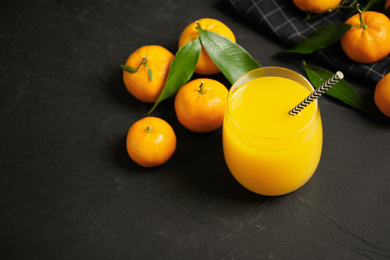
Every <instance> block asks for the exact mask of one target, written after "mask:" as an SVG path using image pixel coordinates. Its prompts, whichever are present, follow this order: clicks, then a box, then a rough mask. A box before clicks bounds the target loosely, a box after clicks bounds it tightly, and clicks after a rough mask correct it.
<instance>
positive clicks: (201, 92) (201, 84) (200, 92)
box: [199, 80, 206, 94]
mask: <svg viewBox="0 0 390 260" xmlns="http://www.w3.org/2000/svg"><path fill="white" fill-rule="evenodd" d="M203 84H204V81H203V80H202V82H201V83H200V86H199V88H200V91H199V94H204V93H206V90H204V89H203Z"/></svg>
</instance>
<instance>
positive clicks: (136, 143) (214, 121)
mask: <svg viewBox="0 0 390 260" xmlns="http://www.w3.org/2000/svg"><path fill="white" fill-rule="evenodd" d="M198 26H199V27H201V28H203V29H205V30H209V31H212V32H214V33H217V34H219V35H221V36H224V37H226V38H228V39H230V40H231V41H232V42H235V36H234V34H233V32H232V31H231V30H230V29H229V28H228V27H227V26H226V25H225V24H223V23H222V22H220V21H218V20H215V19H210V18H203V19H200V20H198V21H196V22H193V23H191V24H189V25H188V26H187V27H186V28H185V29H184V30H183V32H182V33H181V35H180V38H179V43H178V47H179V49H180V48H182V47H183V46H184V45H185V44H187V43H189V42H191V41H193V40H195V39H196V38H198V37H199V33H198V30H197V27H198ZM174 58H175V55H174V54H172V53H171V52H170V51H169V50H167V49H166V48H164V47H162V46H159V45H147V46H142V47H140V48H139V49H137V50H136V51H134V52H133V53H132V54H131V55H130V56H129V57H128V59H127V61H126V63H125V64H124V65H121V68H122V69H123V82H124V84H125V86H126V89H127V90H128V91H129V93H130V94H132V95H133V96H134V97H135V98H137V99H138V100H140V101H142V102H148V103H155V102H156V101H157V100H158V98H159V96H160V94H161V92H162V90H163V88H164V86H165V84H166V82H167V77H168V74H169V70H170V67H171V65H172V62H173V60H174ZM197 58H198V59H197V63H196V67H195V68H194V71H195V73H197V74H198V75H204V76H206V75H213V74H217V73H219V72H220V69H219V68H218V66H216V65H215V63H214V62H213V60H212V59H211V58H210V57H209V55H208V53H207V52H206V51H205V50H204V49H203V47H202V49H201V50H200V53H199V56H198V57H197ZM227 95H228V90H227V88H226V87H225V86H224V85H223V84H222V83H220V82H219V81H217V80H214V79H211V78H206V77H204V78H197V79H193V80H191V81H189V82H187V83H186V84H184V85H183V86H181V87H180V89H179V90H178V91H177V94H176V97H175V101H174V109H175V113H176V115H177V119H178V121H179V122H180V123H181V124H182V125H183V126H184V127H185V128H187V129H188V130H190V131H193V132H196V133H206V132H211V131H215V130H217V129H218V128H220V127H221V126H222V122H223V116H224V110H225V107H226V101H227ZM126 147H127V151H128V154H129V156H130V157H131V159H132V160H133V161H135V162H136V163H138V164H139V165H141V166H144V167H154V166H159V165H161V164H163V163H165V162H166V161H168V160H169V158H170V157H171V156H172V155H173V153H174V151H175V149H176V136H175V132H174V130H173V128H172V127H171V126H170V125H169V124H168V123H167V122H166V121H165V120H163V119H161V118H158V117H152V116H147V117H145V118H142V119H140V120H138V121H137V122H135V123H134V124H133V125H132V126H131V127H130V129H129V131H128V134H127V140H126Z"/></svg>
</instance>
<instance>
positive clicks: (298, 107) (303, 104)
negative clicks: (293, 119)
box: [288, 71, 344, 116]
mask: <svg viewBox="0 0 390 260" xmlns="http://www.w3.org/2000/svg"><path fill="white" fill-rule="evenodd" d="M343 78H344V75H343V73H342V72H341V71H337V72H336V73H335V74H334V75H333V76H332V77H330V78H329V79H328V80H327V81H326V82H324V83H323V84H322V85H321V86H320V87H318V88H317V89H316V90H315V91H313V92H312V93H311V94H310V95H309V96H308V97H307V98H305V99H304V100H302V102H301V103H299V104H298V105H296V106H295V107H294V108H293V109H291V110H290V112H288V113H289V114H290V115H292V116H295V115H297V114H299V112H301V111H302V109H304V108H305V107H307V106H308V105H309V104H310V103H311V102H313V101H314V100H316V99H317V98H319V97H320V96H321V95H322V94H324V93H325V92H326V91H327V90H328V89H330V88H331V87H333V86H334V85H336V84H337V82H339V81H340V80H341V79H343Z"/></svg>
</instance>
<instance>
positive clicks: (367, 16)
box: [341, 11, 390, 63]
mask: <svg viewBox="0 0 390 260" xmlns="http://www.w3.org/2000/svg"><path fill="white" fill-rule="evenodd" d="M345 23H346V24H350V25H352V27H351V29H349V30H348V31H347V32H346V33H345V34H344V35H343V36H342V37H341V47H342V48H343V50H344V52H345V53H346V54H347V56H348V57H349V58H350V59H351V60H353V61H356V62H360V63H373V62H377V61H379V60H381V59H383V58H385V57H386V56H388V55H389V53H390V20H389V18H388V17H387V16H386V15H384V14H382V13H379V12H375V11H366V12H359V13H357V14H355V15H353V16H351V17H350V18H349V19H347V20H346V21H345Z"/></svg>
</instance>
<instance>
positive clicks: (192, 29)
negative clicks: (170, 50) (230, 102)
mask: <svg viewBox="0 0 390 260" xmlns="http://www.w3.org/2000/svg"><path fill="white" fill-rule="evenodd" d="M198 24H199V25H198ZM198 26H200V28H202V29H204V30H209V31H212V32H215V33H217V34H219V35H222V36H225V37H227V38H228V39H230V40H231V41H233V42H236V37H235V36H234V34H233V32H232V31H231V30H230V28H229V27H227V26H226V25H225V24H223V23H222V22H220V21H218V20H216V19H211V18H202V19H200V20H198V21H196V22H193V23H190V24H189V25H188V26H187V27H186V28H185V29H184V30H183V32H182V33H181V34H180V38H179V49H180V48H181V47H182V46H183V45H185V44H186V43H187V42H190V41H192V40H195V39H196V38H198V37H199V32H198V29H196V28H197V27H198ZM219 72H220V69H219V68H218V67H217V65H215V63H214V61H213V60H212V59H211V58H210V56H209V55H208V54H207V52H206V50H205V49H204V48H203V47H202V49H201V51H200V55H199V59H198V63H197V64H196V68H195V73H197V74H200V75H212V74H217V73H219Z"/></svg>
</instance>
